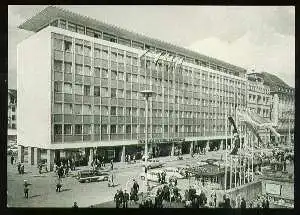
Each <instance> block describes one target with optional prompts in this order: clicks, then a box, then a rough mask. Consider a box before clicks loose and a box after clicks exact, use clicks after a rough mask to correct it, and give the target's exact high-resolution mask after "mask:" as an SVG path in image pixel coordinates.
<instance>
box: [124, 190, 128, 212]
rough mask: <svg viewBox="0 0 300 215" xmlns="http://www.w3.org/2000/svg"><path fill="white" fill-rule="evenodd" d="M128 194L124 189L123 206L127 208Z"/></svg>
mask: <svg viewBox="0 0 300 215" xmlns="http://www.w3.org/2000/svg"><path fill="white" fill-rule="evenodd" d="M128 201H129V194H128V193H127V192H126V190H124V193H123V208H128Z"/></svg>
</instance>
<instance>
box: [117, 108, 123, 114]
mask: <svg viewBox="0 0 300 215" xmlns="http://www.w3.org/2000/svg"><path fill="white" fill-rule="evenodd" d="M117 110H118V112H117V115H118V116H122V115H123V107H118V109H117Z"/></svg>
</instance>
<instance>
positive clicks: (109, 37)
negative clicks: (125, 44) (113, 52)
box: [103, 33, 117, 43]
mask: <svg viewBox="0 0 300 215" xmlns="http://www.w3.org/2000/svg"><path fill="white" fill-rule="evenodd" d="M103 40H106V41H109V42H114V43H116V42H117V38H116V37H115V36H114V35H110V34H106V33H103Z"/></svg>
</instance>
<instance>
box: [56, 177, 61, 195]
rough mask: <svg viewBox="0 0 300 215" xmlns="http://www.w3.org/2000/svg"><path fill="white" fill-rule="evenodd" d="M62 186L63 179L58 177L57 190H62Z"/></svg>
mask: <svg viewBox="0 0 300 215" xmlns="http://www.w3.org/2000/svg"><path fill="white" fill-rule="evenodd" d="M61 187H62V184H61V179H60V178H58V179H57V182H56V192H60V189H61Z"/></svg>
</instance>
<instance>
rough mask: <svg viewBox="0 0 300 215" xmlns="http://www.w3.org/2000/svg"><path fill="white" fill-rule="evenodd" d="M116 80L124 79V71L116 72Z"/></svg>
mask: <svg viewBox="0 0 300 215" xmlns="http://www.w3.org/2000/svg"><path fill="white" fill-rule="evenodd" d="M118 80H119V81H123V80H124V72H118Z"/></svg>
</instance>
